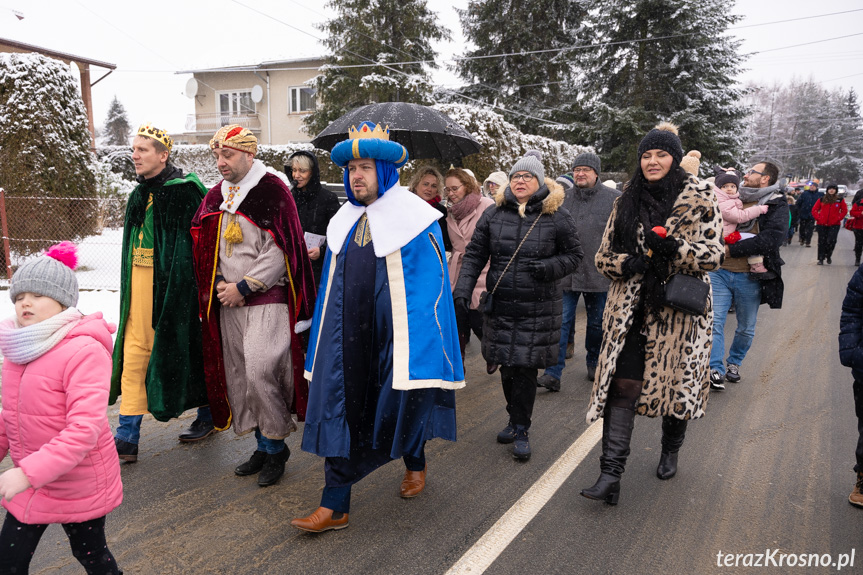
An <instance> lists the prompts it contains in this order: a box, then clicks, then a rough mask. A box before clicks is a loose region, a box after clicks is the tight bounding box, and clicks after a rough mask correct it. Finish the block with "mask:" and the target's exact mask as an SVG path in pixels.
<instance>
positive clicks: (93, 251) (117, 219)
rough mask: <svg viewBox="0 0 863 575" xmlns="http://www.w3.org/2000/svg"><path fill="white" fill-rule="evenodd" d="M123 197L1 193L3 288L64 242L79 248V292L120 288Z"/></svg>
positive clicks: (0, 268) (0, 273) (0, 283)
mask: <svg viewBox="0 0 863 575" xmlns="http://www.w3.org/2000/svg"><path fill="white" fill-rule="evenodd" d="M125 209H126V198H125V197H110V198H69V197H65V198H57V197H47V196H44V197H39V196H15V195H10V194H8V193H6V192H5V191H4V190H3V189H2V188H0V225H2V240H3V249H2V254H0V256H2V260H3V261H2V264H3V265H2V266H0V286H8V285H9V278H10V277H11V275H12V274H13V273H14V271H15V269H17V268H18V266H20V265H21V264H22V263H24V262H25V261H27V260H28V259H31V258H34V257H38V256H39V255H40V254H41V253H42V252H43V251H44V250H45V249H46V248H48V247H50V246H52V245H54V244H58V243H60V242H62V241H71V242H73V243H75V244H76V245H77V247H78V268H77V270H76V275H77V277H78V286H79V287H80V288H81V289H111V290H116V289H119V288H120V264H121V256H122V244H123V228H122V225H123V215H124V212H125Z"/></svg>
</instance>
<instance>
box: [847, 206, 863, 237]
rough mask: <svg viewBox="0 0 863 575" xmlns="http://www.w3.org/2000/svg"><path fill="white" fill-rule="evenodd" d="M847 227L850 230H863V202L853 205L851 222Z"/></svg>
mask: <svg viewBox="0 0 863 575" xmlns="http://www.w3.org/2000/svg"><path fill="white" fill-rule="evenodd" d="M847 226H848V229H849V230H863V201H860V202H857V203H856V204H851V221H850V222H849V223H848V224H847Z"/></svg>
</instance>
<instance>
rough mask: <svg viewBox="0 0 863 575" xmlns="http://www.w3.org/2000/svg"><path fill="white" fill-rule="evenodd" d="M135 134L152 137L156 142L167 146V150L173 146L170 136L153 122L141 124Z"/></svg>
mask: <svg viewBox="0 0 863 575" xmlns="http://www.w3.org/2000/svg"><path fill="white" fill-rule="evenodd" d="M136 135H137V136H143V137H145V138H152V139H153V140H156V141H157V142H160V143H161V144H162V145H163V146H165V147H166V148H168V151H169V152H170V151H171V148H172V147H174V140H173V138H171V136H169V135H168V132H166V131H165V130H162V129H159V128H157V127H156V126H154V125H153V124H151V123H149V122H147V123H146V124H141V127H140V128H138V133H137V134H136Z"/></svg>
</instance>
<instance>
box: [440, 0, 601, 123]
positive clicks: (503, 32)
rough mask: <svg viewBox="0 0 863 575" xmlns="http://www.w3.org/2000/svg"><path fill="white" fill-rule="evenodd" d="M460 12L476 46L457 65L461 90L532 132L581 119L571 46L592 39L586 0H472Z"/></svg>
mask: <svg viewBox="0 0 863 575" xmlns="http://www.w3.org/2000/svg"><path fill="white" fill-rule="evenodd" d="M458 12H459V15H460V17H461V24H462V29H463V30H464V34H465V37H466V38H467V39H468V40H469V41H470V42H471V44H472V45H473V47H472V48H471V49H469V50H467V51H466V52H465V53H464V54H463V56H464V57H465V59H461V60H459V61H458V64H457V70H458V73H459V75H460V76H461V77H462V78H463V79H464V80H465V81H466V82H467V86H466V87H465V88H463V89H461V90H459V91H460V92H461V93H463V94H466V95H468V96H470V97H472V98H476V99H478V100H480V101H483V102H486V103H488V104H491V105H494V106H497V108H496V109H495V110H496V111H497V112H500V113H502V114H503V115H504V117H505V118H506V119H507V120H508V121H509V122H512V123H513V124H515V125H517V126H519V127H520V128H521V129H522V130H524V131H527V132H530V133H547V132H549V131H550V130H554V128H550V127H549V123H550V122H554V123H556V122H564V123H571V122H573V121H574V120H576V119H577V118H578V111H579V110H578V106H577V105H574V104H575V101H576V96H575V93H574V91H573V89H572V88H573V69H572V64H571V57H572V55H571V51H570V50H568V49H571V48H572V47H573V46H574V45H576V44H577V43H578V42H579V39H580V38H584V40H583V41H585V42H586V41H588V40H587V38H586V37H585V35H584V32H585V30H586V28H585V27H584V25H583V22H584V18H585V16H586V15H587V9H586V8H585V7H584V6H583V5H582V3H581V2H575V1H572V0H470V2H468V5H467V8H466V9H464V10H458ZM454 101H458V100H454Z"/></svg>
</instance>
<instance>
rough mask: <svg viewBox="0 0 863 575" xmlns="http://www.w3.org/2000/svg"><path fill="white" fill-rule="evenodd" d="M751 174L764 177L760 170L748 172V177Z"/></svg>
mask: <svg viewBox="0 0 863 575" xmlns="http://www.w3.org/2000/svg"><path fill="white" fill-rule="evenodd" d="M749 174H758V175H759V176H763V175H764V172H759V171H758V170H749V171H748V172H746V175H747V176H748V175H749Z"/></svg>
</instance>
